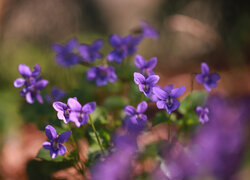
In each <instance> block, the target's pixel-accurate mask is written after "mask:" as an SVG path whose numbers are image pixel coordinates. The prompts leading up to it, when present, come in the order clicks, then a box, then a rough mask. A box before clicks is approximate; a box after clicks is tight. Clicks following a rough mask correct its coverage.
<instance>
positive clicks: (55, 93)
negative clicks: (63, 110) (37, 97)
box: [45, 86, 66, 103]
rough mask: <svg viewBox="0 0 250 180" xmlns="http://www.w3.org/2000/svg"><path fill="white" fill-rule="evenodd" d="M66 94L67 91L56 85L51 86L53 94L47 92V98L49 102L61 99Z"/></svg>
mask: <svg viewBox="0 0 250 180" xmlns="http://www.w3.org/2000/svg"><path fill="white" fill-rule="evenodd" d="M65 95H66V92H65V91H63V90H62V89H59V88H57V87H55V86H54V87H52V88H51V94H47V95H46V96H45V98H46V100H47V101H48V102H49V103H52V102H54V101H59V100H61V99H62V98H63V97H64V96H65Z"/></svg>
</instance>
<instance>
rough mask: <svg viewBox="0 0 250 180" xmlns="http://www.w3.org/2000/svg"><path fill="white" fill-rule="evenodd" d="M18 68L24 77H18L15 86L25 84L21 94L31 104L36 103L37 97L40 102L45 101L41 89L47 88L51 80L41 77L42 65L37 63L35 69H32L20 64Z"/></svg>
mask: <svg viewBox="0 0 250 180" xmlns="http://www.w3.org/2000/svg"><path fill="white" fill-rule="evenodd" d="M18 69H19V72H20V74H21V75H22V76H23V78H18V79H16V80H15V81H14V86H15V87H16V88H19V87H22V86H24V88H23V89H22V90H21V91H20V95H21V96H25V97H26V101H27V102H28V103H30V104H32V103H34V101H35V99H37V101H38V102H39V103H43V99H42V96H41V94H40V91H41V90H42V89H43V88H45V87H46V86H47V84H48V83H49V82H48V81H47V80H45V79H41V76H40V72H41V67H40V66H39V65H38V64H36V65H35V66H34V71H31V70H30V68H29V67H28V66H26V65H24V64H20V65H19V66H18Z"/></svg>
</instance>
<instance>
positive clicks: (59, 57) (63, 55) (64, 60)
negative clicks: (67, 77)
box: [52, 38, 81, 67]
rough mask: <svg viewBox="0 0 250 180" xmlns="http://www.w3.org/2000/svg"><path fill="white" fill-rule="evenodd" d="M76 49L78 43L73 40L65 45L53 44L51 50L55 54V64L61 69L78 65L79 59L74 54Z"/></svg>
mask: <svg viewBox="0 0 250 180" xmlns="http://www.w3.org/2000/svg"><path fill="white" fill-rule="evenodd" d="M77 47H78V42H77V39H75V38H72V39H70V40H69V41H68V42H67V43H66V44H65V45H61V44H53V45H52V49H53V50H54V51H55V53H56V62H57V63H58V64H59V65H61V66H63V67H69V66H72V65H76V64H78V63H79V61H80V60H81V58H80V56H79V55H78V54H76V52H75V51H76V50H77Z"/></svg>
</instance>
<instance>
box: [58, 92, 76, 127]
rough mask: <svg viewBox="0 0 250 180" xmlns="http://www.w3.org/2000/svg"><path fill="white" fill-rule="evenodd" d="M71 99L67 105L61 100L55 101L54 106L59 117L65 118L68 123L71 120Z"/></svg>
mask: <svg viewBox="0 0 250 180" xmlns="http://www.w3.org/2000/svg"><path fill="white" fill-rule="evenodd" d="M69 99H71V98H69ZM69 99H68V102H67V105H66V104H64V103H62V102H59V101H56V102H54V103H53V108H54V109H55V110H56V111H57V117H58V119H60V120H63V121H64V122H65V123H66V124H67V123H68V122H69V121H70V119H69V113H70V112H71V109H70V107H69ZM73 99H75V100H77V98H76V97H74V98H73Z"/></svg>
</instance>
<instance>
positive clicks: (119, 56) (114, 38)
mask: <svg viewBox="0 0 250 180" xmlns="http://www.w3.org/2000/svg"><path fill="white" fill-rule="evenodd" d="M129 40H130V38H129V37H124V38H122V37H121V36H119V35H116V34H113V35H111V36H110V38H109V43H110V44H111V46H113V48H114V50H113V51H111V52H110V53H108V55H107V60H108V61H111V62H112V61H115V62H117V63H121V62H122V60H123V59H124V58H125V57H126V56H127V55H128V50H127V44H128V42H129Z"/></svg>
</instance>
